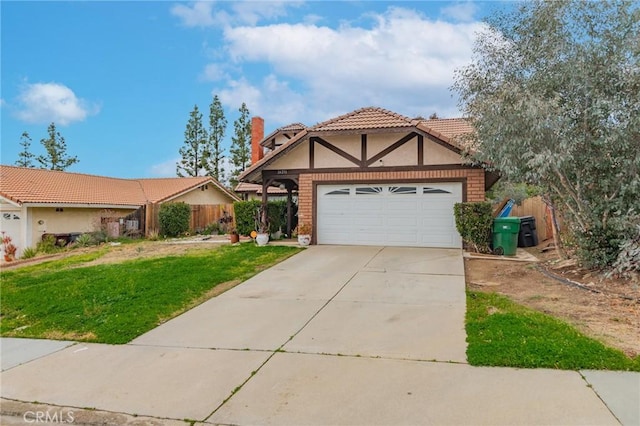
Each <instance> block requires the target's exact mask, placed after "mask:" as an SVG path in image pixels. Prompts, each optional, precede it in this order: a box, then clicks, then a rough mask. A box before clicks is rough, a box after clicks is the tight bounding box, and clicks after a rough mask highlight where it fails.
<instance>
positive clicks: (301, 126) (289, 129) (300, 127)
mask: <svg viewBox="0 0 640 426" xmlns="http://www.w3.org/2000/svg"><path fill="white" fill-rule="evenodd" d="M306 128H307V126H305V125H304V124H302V123H291V124H288V125H286V126H282V127H280V128H279V129H278V130H280V131H282V132H292V131H298V132H299V131H300V130H304V129H306Z"/></svg>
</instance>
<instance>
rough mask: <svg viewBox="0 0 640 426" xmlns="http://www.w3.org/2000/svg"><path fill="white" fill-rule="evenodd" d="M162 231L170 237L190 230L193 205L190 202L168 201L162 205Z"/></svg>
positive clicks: (160, 215) (160, 216)
mask: <svg viewBox="0 0 640 426" xmlns="http://www.w3.org/2000/svg"><path fill="white" fill-rule="evenodd" d="M159 219H160V232H161V233H162V234H164V235H167V236H169V237H177V236H178V235H180V234H184V233H185V232H187V231H189V221H190V220H191V206H189V204H187V203H184V202H180V203H166V204H163V205H161V206H160V212H159Z"/></svg>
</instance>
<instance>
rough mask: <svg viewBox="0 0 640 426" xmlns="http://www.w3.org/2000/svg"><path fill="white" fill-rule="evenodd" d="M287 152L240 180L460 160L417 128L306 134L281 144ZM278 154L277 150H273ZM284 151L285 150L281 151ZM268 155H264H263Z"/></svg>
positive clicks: (449, 148) (452, 150)
mask: <svg viewBox="0 0 640 426" xmlns="http://www.w3.org/2000/svg"><path fill="white" fill-rule="evenodd" d="M287 148H288V150H287V152H286V154H287V155H280V156H274V157H273V158H270V160H271V161H267V162H265V164H264V165H263V167H261V170H260V171H261V172H262V173H260V174H258V173H255V172H254V173H252V172H251V171H248V173H246V174H245V175H243V180H246V181H253V180H254V179H255V180H256V183H258V182H261V181H262V179H261V178H262V176H263V174H264V173H265V172H269V171H274V170H275V171H280V174H284V173H285V171H291V170H296V173H304V172H305V171H315V170H322V169H335V168H340V169H347V168H354V169H358V170H369V169H378V168H381V167H415V168H420V167H431V166H441V165H450V166H452V167H455V166H459V165H460V164H461V163H462V159H461V157H460V149H459V148H456V147H452V146H450V145H447V144H446V143H442V141H439V140H437V139H436V138H434V137H433V136H431V135H428V134H424V132H422V131H420V130H419V129H415V130H414V129H412V130H411V131H409V132H406V131H405V132H402V133H396V132H386V133H380V132H378V133H373V134H368V133H361V134H357V135H353V134H345V133H342V134H334V135H329V136H327V135H323V136H312V135H306V137H305V138H301V140H299V141H298V144H296V145H295V146H289V147H284V148H282V149H287ZM276 153H280V152H276ZM282 154H284V152H283V153H282ZM265 158H267V157H265Z"/></svg>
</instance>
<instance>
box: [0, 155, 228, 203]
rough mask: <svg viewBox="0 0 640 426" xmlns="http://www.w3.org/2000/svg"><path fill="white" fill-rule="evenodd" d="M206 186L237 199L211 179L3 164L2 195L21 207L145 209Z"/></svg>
mask: <svg viewBox="0 0 640 426" xmlns="http://www.w3.org/2000/svg"><path fill="white" fill-rule="evenodd" d="M206 183H213V184H214V185H216V186H218V187H219V188H220V189H221V190H223V191H224V192H225V193H227V194H229V196H230V197H232V198H233V199H237V197H236V195H235V194H233V193H231V192H229V191H228V190H226V189H225V188H224V187H222V185H220V184H219V183H217V182H216V181H214V180H213V179H211V178H209V177H197V178H167V179H119V178H112V177H105V176H95V175H89V174H82V173H69V172H61V171H54V170H45V169H34V168H24V167H14V166H4V165H0V195H1V196H3V197H5V198H7V199H9V200H11V201H13V202H16V203H18V204H24V203H33V204H87V205H112V206H142V205H144V204H146V203H148V202H154V203H155V202H160V201H164V200H167V199H170V198H173V197H175V196H178V195H180V194H182V193H184V192H187V191H189V190H190V189H193V188H195V187H197V186H200V185H202V184H206Z"/></svg>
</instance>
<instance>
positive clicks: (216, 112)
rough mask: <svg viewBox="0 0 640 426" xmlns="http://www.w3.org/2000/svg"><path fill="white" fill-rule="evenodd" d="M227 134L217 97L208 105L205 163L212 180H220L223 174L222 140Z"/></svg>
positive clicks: (224, 119) (225, 120) (225, 122)
mask: <svg viewBox="0 0 640 426" xmlns="http://www.w3.org/2000/svg"><path fill="white" fill-rule="evenodd" d="M226 132H227V119H226V118H225V116H224V109H223V108H222V104H221V103H220V98H218V95H215V96H214V97H213V101H211V105H209V147H208V150H209V152H208V154H209V155H208V156H207V159H208V161H207V162H206V163H205V168H206V170H207V175H209V176H211V177H213V178H214V179H217V180H219V179H221V178H222V175H223V174H224V168H223V166H222V160H224V149H223V148H222V140H223V139H224V135H225V133H226Z"/></svg>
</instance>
